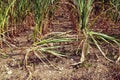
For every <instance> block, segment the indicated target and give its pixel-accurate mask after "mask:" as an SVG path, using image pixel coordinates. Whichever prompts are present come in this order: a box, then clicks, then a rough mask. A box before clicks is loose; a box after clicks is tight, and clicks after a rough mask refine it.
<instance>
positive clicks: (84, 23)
mask: <svg viewBox="0 0 120 80" xmlns="http://www.w3.org/2000/svg"><path fill="white" fill-rule="evenodd" d="M74 3H75V4H76V5H77V8H78V10H79V14H80V29H81V30H82V31H83V33H84V35H85V37H86V39H85V40H83V49H82V54H81V59H80V62H79V63H83V62H84V61H85V56H86V55H87V53H88V51H89V46H90V39H92V40H93V43H94V44H95V45H96V47H97V48H98V49H99V50H100V52H101V53H102V55H103V56H104V57H105V58H106V59H107V60H109V61H112V60H110V59H109V58H108V57H107V56H106V55H105V53H104V51H103V50H102V49H101V47H100V46H99V44H98V42H97V40H96V36H97V37H99V38H100V39H102V40H103V41H107V42H109V41H112V42H114V43H116V44H117V45H118V46H120V43H119V40H117V39H115V38H113V37H111V36H108V35H106V34H102V33H97V32H93V31H90V30H89V26H90V25H88V20H89V16H90V12H91V9H92V4H93V0H74ZM79 63H78V64H79Z"/></svg>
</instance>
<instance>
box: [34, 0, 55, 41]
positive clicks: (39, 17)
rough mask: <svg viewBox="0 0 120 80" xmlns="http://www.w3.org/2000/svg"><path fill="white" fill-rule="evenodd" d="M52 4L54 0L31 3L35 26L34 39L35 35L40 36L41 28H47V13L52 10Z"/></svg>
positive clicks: (37, 0) (38, 0)
mask: <svg viewBox="0 0 120 80" xmlns="http://www.w3.org/2000/svg"><path fill="white" fill-rule="evenodd" d="M54 2H55V0H44V1H43V0H36V1H33V4H34V14H35V21H36V26H35V28H34V39H35V37H36V35H37V33H39V35H41V34H42V30H43V27H46V26H47V24H48V23H47V22H48V18H49V17H48V15H49V11H50V10H51V9H52V8H51V7H52V4H53V3H54Z"/></svg>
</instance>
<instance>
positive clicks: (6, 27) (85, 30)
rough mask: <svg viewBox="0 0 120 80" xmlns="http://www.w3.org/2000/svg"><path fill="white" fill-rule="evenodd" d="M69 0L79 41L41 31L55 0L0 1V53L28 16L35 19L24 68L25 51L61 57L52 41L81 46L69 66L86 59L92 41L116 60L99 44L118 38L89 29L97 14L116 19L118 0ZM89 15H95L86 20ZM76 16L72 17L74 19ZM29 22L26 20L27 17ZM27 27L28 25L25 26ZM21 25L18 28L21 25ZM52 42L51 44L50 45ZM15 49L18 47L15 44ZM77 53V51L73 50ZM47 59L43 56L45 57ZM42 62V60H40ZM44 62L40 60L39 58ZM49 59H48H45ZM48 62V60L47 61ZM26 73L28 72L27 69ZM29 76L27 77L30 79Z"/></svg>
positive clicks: (65, 34)
mask: <svg viewBox="0 0 120 80" xmlns="http://www.w3.org/2000/svg"><path fill="white" fill-rule="evenodd" d="M70 1H72V3H70V4H69V5H70V6H72V8H73V9H74V10H75V12H77V13H78V14H79V15H78V16H77V18H79V19H78V23H76V24H79V27H77V31H78V34H77V35H78V36H79V37H81V34H79V33H82V35H84V38H83V39H82V40H78V39H77V38H74V37H72V36H71V35H69V36H68V34H69V33H70V32H67V31H66V32H51V33H48V34H43V33H44V31H45V30H44V29H47V28H48V26H49V20H50V18H51V17H52V16H53V13H54V11H55V10H56V9H57V8H58V7H57V6H56V5H57V4H58V3H59V2H58V1H57V0H1V1H0V45H1V50H0V54H1V55H4V56H7V55H6V54H5V53H4V52H2V49H3V48H4V47H5V46H4V45H5V44H7V46H8V47H9V48H11V46H12V47H13V46H16V45H13V44H12V42H9V40H8V39H9V38H11V39H12V37H13V38H14V36H15V34H19V33H18V31H19V29H20V28H19V26H26V23H25V20H26V17H27V16H29V15H32V16H33V21H34V22H35V23H34V25H33V26H32V27H34V30H33V31H32V36H31V39H32V44H31V46H30V47H25V51H26V54H25V65H26V67H27V69H28V57H29V54H31V53H34V55H35V56H37V58H39V59H40V60H41V57H40V55H41V54H42V55H43V53H50V54H52V55H54V56H57V57H59V58H61V57H65V56H66V55H63V54H62V52H59V51H57V50H56V49H58V48H60V47H61V46H55V45H54V44H55V43H62V42H77V41H80V46H81V45H82V52H81V55H80V56H81V58H80V62H78V63H75V64H73V65H77V64H80V63H83V62H84V61H85V60H86V58H85V57H86V56H88V53H89V52H90V48H91V47H92V45H93V44H94V45H95V46H96V48H97V49H98V50H99V51H100V52H101V54H102V55H103V56H104V57H105V59H107V60H108V61H110V62H115V61H116V62H118V61H119V59H120V55H117V58H116V59H115V60H112V59H111V58H109V57H108V56H107V54H106V53H105V51H104V50H103V49H102V48H101V45H100V43H101V42H104V43H107V44H110V45H115V46H118V47H120V39H119V38H118V37H116V36H113V35H109V34H105V33H100V32H95V31H93V30H92V29H91V28H92V27H93V26H94V24H95V22H96V21H97V20H98V19H99V18H100V17H101V16H105V17H106V18H108V19H109V20H110V21H113V22H114V23H117V22H119V20H120V0H69V2H70ZM91 15H94V16H95V18H94V20H93V21H91V22H90V17H91ZM77 18H76V20H77ZM28 21H29V20H28ZM28 27H30V26H28ZM21 28H22V27H21ZM51 45H52V46H51ZM17 48H18V47H17ZM76 52H78V50H76ZM46 60H47V59H46ZM41 61H42V60H41ZM42 62H43V63H44V61H42ZM48 62H49V60H48ZM50 64H51V63H50ZM29 74H31V73H30V71H29ZM30 78H31V76H29V77H28V79H30Z"/></svg>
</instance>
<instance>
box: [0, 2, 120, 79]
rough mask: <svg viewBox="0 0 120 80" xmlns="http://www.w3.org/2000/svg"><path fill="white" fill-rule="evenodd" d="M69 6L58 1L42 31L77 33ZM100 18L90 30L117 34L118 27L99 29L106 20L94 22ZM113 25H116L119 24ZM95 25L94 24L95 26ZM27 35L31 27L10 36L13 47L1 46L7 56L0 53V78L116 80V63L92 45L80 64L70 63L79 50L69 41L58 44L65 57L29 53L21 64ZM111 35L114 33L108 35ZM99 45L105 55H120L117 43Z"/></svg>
mask: <svg viewBox="0 0 120 80" xmlns="http://www.w3.org/2000/svg"><path fill="white" fill-rule="evenodd" d="M64 1H66V0H64ZM70 9H71V7H70V6H69V5H68V4H63V3H61V4H59V5H58V9H57V10H56V11H55V12H54V15H53V16H52V18H50V21H49V22H48V24H49V26H48V27H47V31H44V32H47V33H48V32H52V31H54V32H58V31H62V32H64V31H69V30H72V33H71V34H73V35H77V24H76V23H77V21H75V20H76V16H73V14H74V13H73V12H70ZM30 19H32V18H30ZM91 21H92V18H91ZM100 21H102V19H99V20H98V21H97V22H96V24H95V29H94V28H92V29H94V30H95V31H99V32H101V31H102V32H106V31H105V30H106V29H107V31H108V32H107V34H110V33H111V32H115V31H116V30H118V31H116V32H118V33H117V37H118V35H119V34H120V33H119V29H120V28H118V29H116V30H115V29H113V30H112V29H108V28H106V29H105V28H103V29H101V27H100V26H101V25H104V26H106V24H107V23H104V24H101V25H98V24H97V23H99V22H100ZM101 23H102V22H101ZM112 25H114V24H112ZM117 25H118V26H119V23H118V24H117ZM96 26H97V27H98V28H97V29H96ZM45 30H46V29H45ZM47 33H44V34H47ZM31 34H32V29H30V30H28V29H24V30H21V32H20V33H19V35H16V36H12V37H13V38H12V40H11V39H8V41H10V42H11V43H12V44H14V45H16V47H15V46H14V45H12V47H11V48H8V47H4V49H1V51H3V52H5V53H6V54H8V55H9V56H10V57H5V56H2V55H0V64H1V65H0V73H1V74H0V80H26V79H27V80H29V79H28V78H31V79H32V80H120V62H117V63H116V62H109V61H108V60H106V59H105V58H104V57H103V56H102V54H101V53H100V51H99V50H98V49H96V48H95V45H92V47H91V48H90V52H89V54H88V55H87V56H86V61H85V62H84V63H83V64H80V65H73V64H74V63H77V62H79V61H80V55H81V52H79V53H78V54H76V53H75V51H73V50H74V49H75V48H76V46H77V44H75V45H74V43H69V44H67V45H68V46H67V47H66V45H65V44H61V45H62V46H64V48H62V51H63V52H66V55H67V57H62V58H58V57H55V56H52V55H45V56H46V58H45V57H43V58H42V60H39V59H38V58H37V57H35V56H34V55H32V57H30V58H29V60H28V63H29V64H28V65H29V66H28V67H27V68H26V67H25V65H24V56H25V54H26V48H28V47H31V45H32V41H31ZM113 34H115V33H112V34H111V35H113ZM78 43H79V42H78ZM101 46H102V47H103V48H104V49H105V50H106V51H108V50H110V51H108V53H109V55H108V56H110V55H113V56H114V57H116V56H115V55H118V54H120V52H119V49H118V47H117V46H112V47H111V46H109V45H107V44H105V43H101ZM63 49H64V50H63ZM113 56H112V57H113ZM114 59H116V58H114ZM30 72H31V73H30Z"/></svg>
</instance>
